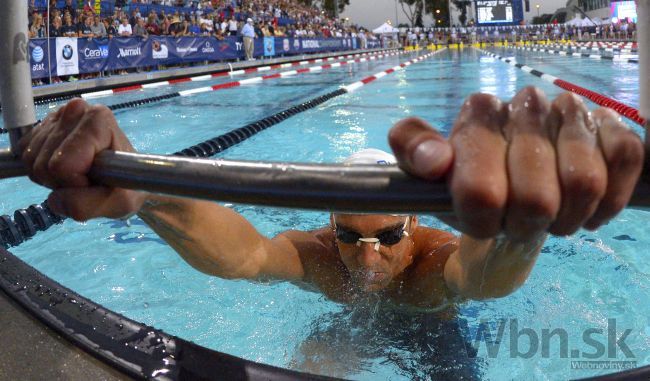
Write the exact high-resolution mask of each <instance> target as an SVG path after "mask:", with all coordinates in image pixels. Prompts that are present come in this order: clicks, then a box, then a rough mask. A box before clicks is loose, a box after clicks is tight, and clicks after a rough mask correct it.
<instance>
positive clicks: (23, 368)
mask: <svg viewBox="0 0 650 381" xmlns="http://www.w3.org/2000/svg"><path fill="white" fill-rule="evenodd" d="M0 337H2V344H1V345H0V381H5V380H6V381H10V380H11V381H13V380H107V381H114V380H131V378H130V377H128V376H126V375H123V374H122V373H120V372H118V371H116V370H114V369H113V368H111V367H109V366H108V365H105V364H104V363H103V362H101V361H99V360H97V359H95V358H94V357H92V356H91V355H89V354H87V353H86V352H84V351H83V350H81V349H79V348H77V347H76V346H75V345H73V344H71V343H69V342H68V341H67V340H65V339H64V338H62V337H61V336H59V335H58V334H57V333H55V332H53V331H52V330H51V329H49V328H47V327H46V326H45V325H44V324H41V323H40V322H39V321H37V320H36V319H34V318H33V317H32V316H31V315H30V314H29V313H28V312H27V311H25V310H24V309H23V308H22V307H20V306H19V305H17V304H16V303H15V302H13V301H12V300H11V299H10V298H8V297H7V295H6V294H5V293H4V292H3V291H0Z"/></svg>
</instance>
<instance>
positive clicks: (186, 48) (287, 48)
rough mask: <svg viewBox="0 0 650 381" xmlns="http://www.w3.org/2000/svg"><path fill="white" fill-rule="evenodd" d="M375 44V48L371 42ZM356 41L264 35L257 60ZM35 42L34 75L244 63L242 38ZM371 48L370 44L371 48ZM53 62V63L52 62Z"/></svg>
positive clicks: (344, 47) (349, 45)
mask: <svg viewBox="0 0 650 381" xmlns="http://www.w3.org/2000/svg"><path fill="white" fill-rule="evenodd" d="M369 45H370V44H369ZM360 46H361V44H360V43H359V42H358V41H356V39H352V38H345V39H344V38H291V37H265V38H256V39H255V49H254V56H255V57H276V56H289V55H298V54H308V53H324V52H335V51H341V50H354V49H357V47H360ZM49 47H50V50H49V60H48V40H47V39H33V40H30V56H31V63H32V65H31V66H32V77H33V78H44V77H47V76H49V75H50V73H51V75H52V76H66V75H76V74H79V73H97V72H102V71H115V70H123V69H132V68H142V67H156V66H158V65H172V64H180V63H184V62H206V61H207V62H218V61H232V60H237V59H244V58H245V54H244V45H243V42H242V41H241V38H239V37H227V38H225V39H223V40H219V39H217V38H215V37H178V38H176V37H166V36H151V37H149V38H146V39H142V38H119V37H116V38H112V39H106V38H104V39H94V38H90V39H89V38H68V37H59V38H52V39H50V40H49ZM369 47H370V46H369ZM48 61H49V62H48Z"/></svg>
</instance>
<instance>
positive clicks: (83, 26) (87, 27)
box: [77, 17, 95, 38]
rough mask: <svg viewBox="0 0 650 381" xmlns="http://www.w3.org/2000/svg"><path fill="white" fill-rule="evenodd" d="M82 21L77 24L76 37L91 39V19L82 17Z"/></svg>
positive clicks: (93, 35) (92, 34) (92, 35)
mask: <svg viewBox="0 0 650 381" xmlns="http://www.w3.org/2000/svg"><path fill="white" fill-rule="evenodd" d="M81 20H82V21H81V22H80V23H79V28H78V29H77V37H79V38H84V37H85V38H93V37H95V34H94V33H93V30H92V23H93V18H92V17H83V18H82V19H81Z"/></svg>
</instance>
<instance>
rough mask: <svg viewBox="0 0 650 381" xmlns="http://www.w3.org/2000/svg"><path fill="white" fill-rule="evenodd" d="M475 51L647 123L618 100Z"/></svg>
mask: <svg viewBox="0 0 650 381" xmlns="http://www.w3.org/2000/svg"><path fill="white" fill-rule="evenodd" d="M475 49H477V50H478V51H480V52H481V53H483V54H486V55H488V56H490V57H493V58H496V59H498V60H499V61H502V62H505V63H507V64H509V65H510V66H514V67H516V68H518V69H521V70H522V71H525V72H526V73H529V74H532V75H534V76H536V77H539V78H541V79H543V80H545V81H547V82H550V83H552V84H554V85H556V86H558V87H561V88H563V89H564V90H567V91H570V92H572V93H574V94H578V95H581V96H583V97H585V98H587V99H589V100H590V101H592V102H594V103H596V104H597V105H599V106H603V107H608V108H611V109H612V110H614V111H616V112H617V113H619V114H620V115H622V116H624V117H626V118H628V119H630V120H631V121H633V122H635V123H637V124H639V125H641V126H645V122H646V121H645V119H643V118H642V117H641V116H640V115H639V110H637V109H635V108H634V107H631V106H628V105H626V104H624V103H621V102H619V101H617V100H616V99H613V98H610V97H607V96H605V95H602V94H599V93H597V92H595V91H592V90H589V89H586V88H584V87H581V86H578V85H576V84H573V83H571V82H568V81H564V80H562V79H559V78H557V77H555V76H552V75H550V74H545V73H543V72H541V71H539V70H536V69H534V68H532V67H530V66H527V65H524V64H520V63H517V61H516V60H513V59H509V58H504V57H501V56H499V55H497V54H494V53H491V52H488V51H486V50H483V49H479V48H475Z"/></svg>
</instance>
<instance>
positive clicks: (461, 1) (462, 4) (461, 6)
mask: <svg viewBox="0 0 650 381" xmlns="http://www.w3.org/2000/svg"><path fill="white" fill-rule="evenodd" d="M451 2H452V3H454V6H455V7H456V9H458V10H459V11H460V17H458V21H460V23H461V24H463V25H465V24H466V23H467V5H469V3H468V2H467V1H465V0H451Z"/></svg>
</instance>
